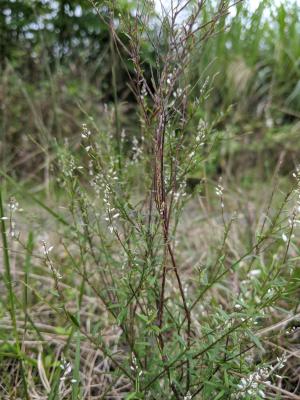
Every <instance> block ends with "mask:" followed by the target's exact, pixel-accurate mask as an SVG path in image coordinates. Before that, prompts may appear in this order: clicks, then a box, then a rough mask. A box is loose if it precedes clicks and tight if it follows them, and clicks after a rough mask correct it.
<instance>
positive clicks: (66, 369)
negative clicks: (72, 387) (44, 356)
mask: <svg viewBox="0 0 300 400" xmlns="http://www.w3.org/2000/svg"><path fill="white" fill-rule="evenodd" d="M60 368H61V370H62V371H63V374H62V376H61V378H60V381H61V382H63V381H65V380H66V379H68V378H69V377H70V375H71V372H72V365H71V363H70V362H67V361H66V360H65V359H64V358H62V361H61V364H60ZM70 382H71V383H76V382H77V380H76V379H71V380H70Z"/></svg>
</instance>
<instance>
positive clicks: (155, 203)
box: [0, 0, 300, 400]
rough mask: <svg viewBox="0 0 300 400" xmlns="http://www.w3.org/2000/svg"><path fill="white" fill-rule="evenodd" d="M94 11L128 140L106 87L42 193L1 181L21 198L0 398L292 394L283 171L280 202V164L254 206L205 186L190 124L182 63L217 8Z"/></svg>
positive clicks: (8, 268)
mask: <svg viewBox="0 0 300 400" xmlns="http://www.w3.org/2000/svg"><path fill="white" fill-rule="evenodd" d="M93 7H95V10H96V11H97V12H98V11H99V10H98V9H97V4H96V3H93ZM109 7H110V12H111V19H110V20H109V28H110V33H111V44H110V50H111V52H112V53H113V54H114V57H115V63H114V64H113V65H112V69H113V68H114V67H115V66H116V63H117V62H119V63H121V62H124V64H125V65H126V63H127V62H128V61H129V62H130V68H127V67H126V68H127V72H128V85H129V86H130V89H131V90H132V92H133V93H134V95H135V97H136V101H137V109H138V110H137V113H138V119H137V121H139V125H138V129H136V128H135V132H138V134H136V133H135V135H134V134H133V132H130V130H128V129H127V130H125V129H124V127H123V126H122V123H121V121H120V119H119V118H118V94H117V92H116V88H115V82H114V79H113V80H112V88H111V90H112V92H113V93H114V102H113V106H112V107H105V108H104V111H103V116H102V118H103V121H104V124H103V126H98V125H97V124H96V123H95V122H94V120H93V118H92V117H88V116H87V117H86V123H85V124H84V125H83V126H82V130H81V132H80V141H81V145H80V149H76V150H74V148H73V147H72V144H70V143H69V142H68V141H65V142H63V141H59V140H57V141H56V142H55V144H54V146H55V151H56V158H55V160H54V162H53V163H52V165H51V168H50V171H51V176H52V178H53V180H55V184H54V182H53V187H54V186H56V187H57V191H56V193H55V194H53V196H51V197H52V198H49V199H48V200H47V201H45V200H44V199H43V196H42V195H39V194H36V193H34V191H33V190H30V189H28V185H22V184H20V183H16V182H15V181H13V179H11V178H10V177H9V176H8V175H5V174H4V173H2V176H5V177H6V186H4V185H2V189H3V191H4V189H5V191H6V190H7V188H11V189H10V191H11V192H12V193H11V195H12V196H15V197H16V199H17V200H18V201H19V202H20V201H21V199H22V201H23V199H28V202H25V200H24V206H23V208H24V209H23V210H22V209H21V210H20V207H19V205H18V203H17V200H15V199H13V198H11V200H10V202H8V201H6V203H7V202H8V205H7V206H6V207H5V204H4V205H3V206H2V200H1V202H0V206H1V207H0V213H1V215H0V217H1V232H2V252H3V260H4V261H3V264H4V271H5V288H4V287H3V289H2V309H3V311H2V313H3V316H2V324H1V330H0V332H1V364H2V365H3V367H2V368H3V370H8V371H9V373H4V374H3V376H2V378H1V387H2V388H3V393H4V395H3V396H4V398H6V399H12V398H16V399H17V398H29V399H72V400H74V399H127V400H129V399H131V400H133V399H157V400H158V399H181V400H183V399H185V400H188V399H205V400H206V399H207V400H210V399H214V400H219V399H263V398H291V399H296V398H299V385H298V379H299V377H298V376H297V373H296V372H295V371H296V370H297V368H299V363H298V364H297V362H298V359H299V355H298V353H297V352H296V350H295V345H294V341H295V336H296V335H297V324H298V321H299V316H300V315H299V308H298V296H299V268H298V267H297V262H298V260H299V249H298V245H299V238H298V235H299V229H298V222H299V213H300V211H299V210H300V200H299V195H300V171H299V169H297V168H296V169H295V172H294V173H293V176H292V174H291V182H290V184H289V186H290V189H288V190H287V191H286V193H285V192H283V191H282V189H281V186H280V180H279V177H278V169H279V168H280V162H279V163H278V169H277V171H275V172H274V177H273V183H272V185H271V187H270V188H268V187H264V188H263V192H261V193H260V192H259V191H256V192H255V193H254V196H253V200H247V199H243V197H242V194H241V192H242V190H241V189H238V190H235V191H233V190H231V189H230V184H229V183H228V182H227V181H226V179H225V178H223V179H222V177H221V176H220V177H219V178H218V179H217V180H216V181H211V180H210V179H209V177H207V176H206V163H207V160H209V158H210V156H211V152H212V150H213V148H214V145H215V143H216V142H217V141H218V122H219V120H218V119H217V118H216V119H214V120H213V121H209V120H206V119H205V117H204V116H203V113H202V110H203V109H204V107H205V104H206V101H208V98H209V95H210V91H211V87H212V86H213V78H212V79H211V80H209V79H207V78H203V79H199V82H197V85H192V84H191V83H190V82H191V80H190V76H191V73H192V67H193V65H192V64H191V62H192V60H193V59H194V57H195V54H196V53H197V52H198V51H199V49H201V48H202V46H203V45H204V44H205V45H207V44H208V43H209V42H210V40H211V38H212V36H214V35H216V34H218V32H219V30H220V29H221V28H222V25H223V22H224V18H225V17H226V15H227V14H228V12H229V11H230V7H231V6H230V4H229V3H228V2H227V1H223V0H221V1H220V2H219V3H218V4H217V5H216V6H215V7H214V8H213V9H212V10H211V11H210V14H209V16H207V19H206V20H205V22H203V23H202V22H201V21H202V15H203V13H204V7H205V2H202V1H200V2H198V3H193V2H191V1H187V2H186V3H178V4H175V3H173V4H172V6H171V7H170V9H165V8H163V11H162V15H161V16H160V17H157V16H156V15H155V11H154V8H153V7H154V6H153V4H152V3H151V2H147V1H143V2H140V3H139V4H138V6H137V8H136V15H135V19H134V20H133V19H132V18H130V17H129V16H128V17H127V16H126V15H125V14H124V15H121V16H120V15H116V14H114V7H113V5H109ZM99 18H101V12H100V11H99ZM116 26H117V27H118V31H117V30H116ZM153 27H154V29H153ZM120 30H121V32H122V36H121V35H119V33H118V32H119V31H120ZM124 37H126V38H128V39H129V41H128V42H127V43H126V44H125V43H124V41H123V38H124ZM145 42H147V43H148V45H149V46H151V48H152V51H153V53H154V54H155V66H156V68H155V71H154V70H153V73H152V74H151V76H150V77H149V76H148V75H147V74H148V72H146V68H145V66H146V65H147V63H148V61H149V60H147V59H143V58H141V52H140V49H141V48H142V47H143V45H144V44H145ZM121 50H122V51H121ZM113 75H114V74H112V76H113ZM199 88H200V89H199ZM195 170H197V171H198V170H201V171H202V175H203V177H204V178H203V179H202V181H201V182H200V186H197V187H196V189H195V190H194V191H193V192H192V193H191V190H190V187H189V183H188V182H189V177H190V176H191V174H193V172H194V171H195ZM253 190H254V188H253ZM5 198H8V196H6V195H5ZM1 199H2V197H1ZM29 201H31V202H32V203H33V204H35V206H34V209H33V208H32V207H31V206H30V205H28V204H29ZM242 201H243V202H242ZM250 201H251V203H250ZM253 206H254V207H253ZM37 214H38V215H37ZM11 332H13V335H11ZM297 365H298V366H297ZM295 366H296V370H295Z"/></svg>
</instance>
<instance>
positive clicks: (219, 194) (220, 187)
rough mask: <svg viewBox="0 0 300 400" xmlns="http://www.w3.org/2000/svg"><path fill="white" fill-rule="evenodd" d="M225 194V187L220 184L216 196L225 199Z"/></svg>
mask: <svg viewBox="0 0 300 400" xmlns="http://www.w3.org/2000/svg"><path fill="white" fill-rule="evenodd" d="M223 193H224V187H223V186H222V185H221V183H219V184H218V185H217V187H216V195H217V196H218V197H223Z"/></svg>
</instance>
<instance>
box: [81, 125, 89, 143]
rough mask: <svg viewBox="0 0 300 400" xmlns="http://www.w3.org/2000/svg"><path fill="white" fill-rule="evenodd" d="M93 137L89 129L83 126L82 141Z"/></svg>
mask: <svg viewBox="0 0 300 400" xmlns="http://www.w3.org/2000/svg"><path fill="white" fill-rule="evenodd" d="M90 136H91V131H90V130H89V129H88V128H87V126H86V124H82V133H81V137H82V139H88V138H89V137H90Z"/></svg>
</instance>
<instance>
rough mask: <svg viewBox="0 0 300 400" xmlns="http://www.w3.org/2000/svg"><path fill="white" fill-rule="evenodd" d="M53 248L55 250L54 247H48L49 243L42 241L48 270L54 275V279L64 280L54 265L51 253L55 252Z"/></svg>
mask: <svg viewBox="0 0 300 400" xmlns="http://www.w3.org/2000/svg"><path fill="white" fill-rule="evenodd" d="M53 248H54V247H53V246H50V247H47V243H46V242H45V240H42V250H43V253H44V256H45V261H46V265H47V266H48V268H49V269H50V271H51V272H52V274H53V275H54V278H55V279H57V280H60V279H62V276H61V274H60V273H59V272H58V271H57V269H56V268H55V267H54V264H53V262H52V260H51V258H50V252H51V251H52V250H53Z"/></svg>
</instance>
